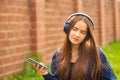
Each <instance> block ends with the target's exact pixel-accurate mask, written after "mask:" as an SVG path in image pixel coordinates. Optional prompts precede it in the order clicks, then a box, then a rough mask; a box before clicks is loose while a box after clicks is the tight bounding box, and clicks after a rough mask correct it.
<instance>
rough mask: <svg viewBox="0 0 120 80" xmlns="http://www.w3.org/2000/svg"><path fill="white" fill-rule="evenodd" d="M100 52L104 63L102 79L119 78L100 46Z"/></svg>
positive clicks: (113, 79)
mask: <svg viewBox="0 0 120 80" xmlns="http://www.w3.org/2000/svg"><path fill="white" fill-rule="evenodd" d="M99 53H100V57H101V61H102V63H103V71H102V80H117V78H116V76H115V74H114V72H113V70H112V68H111V66H110V64H109V62H108V61H107V58H106V56H105V55H104V53H103V51H102V50H101V49H100V48H99Z"/></svg>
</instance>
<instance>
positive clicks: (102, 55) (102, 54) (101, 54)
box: [98, 47, 107, 63]
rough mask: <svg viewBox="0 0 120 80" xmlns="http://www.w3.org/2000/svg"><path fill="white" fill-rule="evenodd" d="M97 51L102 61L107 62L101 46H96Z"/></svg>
mask: <svg viewBox="0 0 120 80" xmlns="http://www.w3.org/2000/svg"><path fill="white" fill-rule="evenodd" d="M98 52H99V54H100V58H101V61H102V63H107V59H106V56H105V54H104V51H103V50H102V48H100V47H98Z"/></svg>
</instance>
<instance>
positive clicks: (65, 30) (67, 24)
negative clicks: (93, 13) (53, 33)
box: [64, 13, 94, 34]
mask: <svg viewBox="0 0 120 80" xmlns="http://www.w3.org/2000/svg"><path fill="white" fill-rule="evenodd" d="M73 16H83V17H86V18H87V19H88V20H89V21H90V22H91V23H92V26H93V30H94V22H93V20H92V18H91V17H90V16H88V15H87V14H85V13H73V14H71V15H70V16H69V17H68V18H67V19H66V22H65V25H64V32H65V33H66V34H67V33H68V31H69V28H70V22H69V20H70V19H71V18H72V17H73Z"/></svg>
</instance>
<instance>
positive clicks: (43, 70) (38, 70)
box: [34, 64, 48, 75]
mask: <svg viewBox="0 0 120 80" xmlns="http://www.w3.org/2000/svg"><path fill="white" fill-rule="evenodd" d="M34 68H35V69H36V70H37V72H38V73H39V74H40V75H47V74H48V70H47V69H46V68H44V67H41V66H39V65H38V64H35V65H34Z"/></svg>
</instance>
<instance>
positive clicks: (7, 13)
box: [0, 0, 120, 77]
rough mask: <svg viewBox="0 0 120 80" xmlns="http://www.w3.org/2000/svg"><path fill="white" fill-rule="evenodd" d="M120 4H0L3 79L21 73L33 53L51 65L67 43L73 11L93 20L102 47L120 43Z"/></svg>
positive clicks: (27, 0) (16, 0) (58, 0)
mask: <svg viewBox="0 0 120 80" xmlns="http://www.w3.org/2000/svg"><path fill="white" fill-rule="evenodd" d="M91 3H92V4H91ZM119 4H120V2H117V1H115V0H90V1H89V0H12V1H11V0H2V1H0V77H1V76H4V75H9V74H13V73H16V72H19V71H21V70H22V68H23V62H24V60H25V57H26V54H27V53H28V52H30V51H35V52H37V53H36V54H42V55H43V56H44V57H43V62H46V63H48V62H50V60H51V57H52V55H53V53H54V51H55V50H56V49H57V48H58V47H59V46H60V45H61V43H62V42H63V40H64V37H65V34H64V33H63V26H64V22H65V19H66V18H67V17H68V16H69V15H70V14H71V13H73V12H85V13H87V14H88V15H90V16H91V17H92V18H93V20H94V22H95V33H96V38H97V41H98V43H99V44H100V45H101V46H106V45H107V44H109V43H111V42H112V41H114V40H120V35H119V34H120V26H119V25H120V23H119V21H120V16H119V14H120V6H119Z"/></svg>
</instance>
